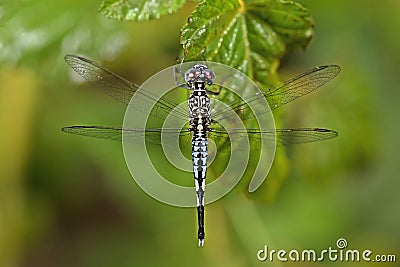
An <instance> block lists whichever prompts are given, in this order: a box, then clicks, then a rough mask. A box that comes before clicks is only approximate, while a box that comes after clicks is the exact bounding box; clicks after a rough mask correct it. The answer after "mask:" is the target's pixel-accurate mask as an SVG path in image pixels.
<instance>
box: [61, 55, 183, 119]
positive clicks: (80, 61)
mask: <svg viewBox="0 0 400 267" xmlns="http://www.w3.org/2000/svg"><path fill="white" fill-rule="evenodd" d="M65 61H66V62H67V64H68V65H69V66H70V67H71V68H72V69H73V70H74V71H75V72H77V73H78V74H79V75H80V76H82V77H83V78H84V79H85V80H87V81H88V82H90V83H92V84H93V85H95V86H96V87H98V88H100V89H103V90H104V92H106V93H107V94H108V95H109V96H111V97H113V98H114V99H116V100H118V101H120V102H122V103H124V104H125V105H128V104H129V102H130V100H131V98H132V96H133V95H134V94H137V95H136V96H137V97H138V98H140V100H141V101H143V103H145V104H147V105H148V104H149V103H150V104H152V105H154V108H153V110H152V111H151V112H150V115H151V116H153V117H155V118H159V119H165V118H166V116H167V115H168V114H170V113H171V115H172V116H175V117H177V118H179V119H184V120H187V116H188V115H187V111H186V110H185V109H184V108H181V107H177V104H176V103H174V102H173V101H171V100H169V99H163V98H162V99H159V97H158V96H157V95H155V94H154V93H152V92H151V91H149V90H146V89H144V88H141V87H139V86H138V85H136V84H134V83H132V82H130V81H128V80H126V79H124V78H122V77H121V76H119V75H118V74H115V73H113V72H111V71H109V70H107V69H106V68H103V67H101V66H100V65H99V64H97V63H96V62H93V61H91V60H89V59H86V58H83V57H79V56H74V55H66V56H65ZM139 88H140V89H139ZM138 102H140V101H135V103H138ZM134 108H135V109H137V110H141V111H143V110H144V109H143V107H141V106H140V104H139V105H137V106H135V107H134ZM172 110H174V111H173V112H172Z"/></svg>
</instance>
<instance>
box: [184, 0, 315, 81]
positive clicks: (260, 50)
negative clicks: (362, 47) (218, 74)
mask: <svg viewBox="0 0 400 267" xmlns="http://www.w3.org/2000/svg"><path fill="white" fill-rule="evenodd" d="M312 28H313V19H312V16H311V14H310V12H309V11H308V10H307V9H305V8H303V7H302V6H301V5H300V4H297V3H294V2H291V1H279V0H256V1H254V0H253V1H252V0H247V1H244V0H243V1H241V0H217V1H215V0H205V1H204V2H202V3H200V4H199V5H198V6H197V7H196V9H195V10H194V11H193V13H192V15H191V16H190V18H189V20H188V23H187V24H186V25H185V26H184V27H183V28H182V31H181V44H182V45H183V48H184V49H185V51H186V53H187V59H188V60H194V59H200V58H201V53H202V51H204V49H206V50H205V57H206V58H207V59H208V60H211V61H216V62H221V63H224V64H227V65H230V66H232V67H234V68H237V69H239V70H241V71H243V72H244V73H246V74H247V75H248V76H249V77H250V78H252V79H253V80H255V81H256V82H258V83H259V84H261V85H264V87H265V86H266V85H271V83H272V82H273V81H274V80H275V79H276V69H277V67H278V65H279V61H280V59H281V58H282V57H283V56H284V55H285V53H287V52H288V51H291V50H293V49H295V48H305V47H306V46H307V45H308V43H309V41H310V40H311V38H312V35H313V29H312Z"/></svg>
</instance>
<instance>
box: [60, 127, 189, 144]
mask: <svg viewBox="0 0 400 267" xmlns="http://www.w3.org/2000/svg"><path fill="white" fill-rule="evenodd" d="M62 131H63V132H66V133H71V134H76V135H83V136H89V137H96V138H101V139H110V140H116V141H122V135H124V140H126V141H130V142H140V141H142V140H143V138H146V142H149V143H152V144H160V143H161V135H163V138H173V137H176V136H177V135H179V138H180V139H182V140H185V142H186V140H187V139H188V138H190V137H191V134H190V131H189V130H188V129H178V128H163V129H161V128H147V129H122V128H114V127H107V126H69V127H64V128H62ZM164 140H165V139H164Z"/></svg>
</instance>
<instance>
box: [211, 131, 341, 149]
mask: <svg viewBox="0 0 400 267" xmlns="http://www.w3.org/2000/svg"><path fill="white" fill-rule="evenodd" d="M228 136H229V138H230V139H232V138H249V139H250V141H251V140H257V139H261V138H263V139H264V138H265V139H267V140H268V139H270V140H271V141H272V140H273V139H274V138H275V139H276V142H277V144H282V145H291V144H302V143H312V142H317V141H323V140H327V139H332V138H335V137H336V136H338V133H337V132H336V131H334V130H329V129H322V128H298V129H275V130H260V129H228V130H225V129H222V128H216V129H212V131H211V132H210V134H209V137H210V138H212V139H213V140H214V141H215V142H216V144H217V146H222V145H225V143H223V141H221V140H224V139H225V140H226V139H227V137H228ZM225 142H227V141H225Z"/></svg>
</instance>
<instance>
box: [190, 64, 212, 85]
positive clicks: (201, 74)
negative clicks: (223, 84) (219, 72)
mask: <svg viewBox="0 0 400 267" xmlns="http://www.w3.org/2000/svg"><path fill="white" fill-rule="evenodd" d="M214 80H215V73H214V72H213V71H212V70H210V69H209V68H208V67H207V66H206V65H202V64H196V65H194V66H193V68H191V69H189V70H188V71H187V72H186V73H185V81H186V82H187V83H188V84H193V83H195V82H205V83H207V84H208V85H211V84H213V83H214Z"/></svg>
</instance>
